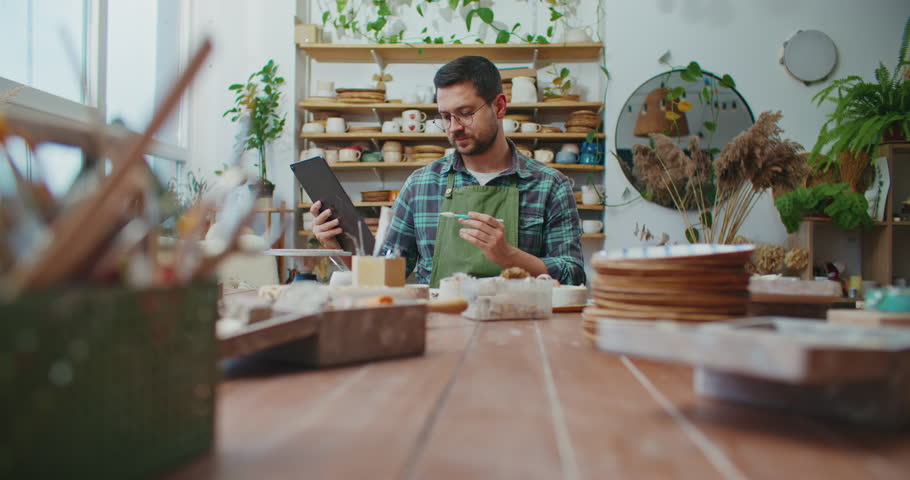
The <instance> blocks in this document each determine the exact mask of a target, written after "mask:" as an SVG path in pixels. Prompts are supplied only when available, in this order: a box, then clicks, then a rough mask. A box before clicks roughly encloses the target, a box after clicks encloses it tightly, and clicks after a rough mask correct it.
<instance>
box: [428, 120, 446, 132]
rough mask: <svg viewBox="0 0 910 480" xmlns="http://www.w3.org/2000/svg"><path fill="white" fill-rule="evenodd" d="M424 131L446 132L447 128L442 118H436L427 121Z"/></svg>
mask: <svg viewBox="0 0 910 480" xmlns="http://www.w3.org/2000/svg"><path fill="white" fill-rule="evenodd" d="M424 131H425V132H426V133H445V131H446V129H445V127H443V126H442V120H440V119H438V118H434V119H433V120H430V121H428V122H427V124H426V128H425V129H424Z"/></svg>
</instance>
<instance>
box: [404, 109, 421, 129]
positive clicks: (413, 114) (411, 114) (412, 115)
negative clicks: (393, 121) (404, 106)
mask: <svg viewBox="0 0 910 480" xmlns="http://www.w3.org/2000/svg"><path fill="white" fill-rule="evenodd" d="M401 119H402V122H401V125H402V126H404V124H405V123H406V122H407V121H408V120H411V121H414V120H416V121H419V122H423V121H426V119H427V114H426V112H421V111H420V110H405V111H403V112H401Z"/></svg>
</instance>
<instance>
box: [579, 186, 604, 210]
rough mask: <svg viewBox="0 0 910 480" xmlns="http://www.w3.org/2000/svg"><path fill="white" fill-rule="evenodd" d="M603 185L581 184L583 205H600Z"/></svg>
mask: <svg viewBox="0 0 910 480" xmlns="http://www.w3.org/2000/svg"><path fill="white" fill-rule="evenodd" d="M602 192H603V187H602V186H599V188H597V187H595V186H594V185H582V186H581V203H582V205H599V204H600V198H601V193H602Z"/></svg>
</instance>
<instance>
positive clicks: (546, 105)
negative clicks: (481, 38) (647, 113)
mask: <svg viewBox="0 0 910 480" xmlns="http://www.w3.org/2000/svg"><path fill="white" fill-rule="evenodd" d="M602 106H603V103H602V102H535V103H513V104H509V105H508V110H509V111H510V112H512V111H526V110H535V109H536V110H540V111H555V112H561V111H566V110H578V109H586V110H595V111H597V110H600V108H601V107H602ZM297 108H300V109H304V110H309V111H337V112H346V113H360V114H370V113H373V110H374V109H375V110H378V111H381V112H394V113H398V112H401V111H403V110H423V111H436V110H437V109H438V108H439V107H438V106H437V105H436V104H435V103H343V102H325V101H302V102H298V103H297Z"/></svg>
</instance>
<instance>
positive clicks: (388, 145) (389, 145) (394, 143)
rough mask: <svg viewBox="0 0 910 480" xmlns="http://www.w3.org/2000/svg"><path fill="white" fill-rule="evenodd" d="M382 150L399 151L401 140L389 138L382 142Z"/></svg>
mask: <svg viewBox="0 0 910 480" xmlns="http://www.w3.org/2000/svg"><path fill="white" fill-rule="evenodd" d="M382 151H383V152H400V151H401V142H399V141H398V140H389V141H387V142H385V143H383V144H382Z"/></svg>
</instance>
